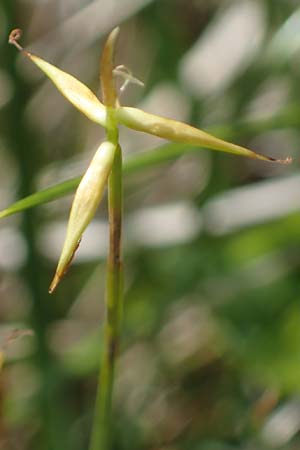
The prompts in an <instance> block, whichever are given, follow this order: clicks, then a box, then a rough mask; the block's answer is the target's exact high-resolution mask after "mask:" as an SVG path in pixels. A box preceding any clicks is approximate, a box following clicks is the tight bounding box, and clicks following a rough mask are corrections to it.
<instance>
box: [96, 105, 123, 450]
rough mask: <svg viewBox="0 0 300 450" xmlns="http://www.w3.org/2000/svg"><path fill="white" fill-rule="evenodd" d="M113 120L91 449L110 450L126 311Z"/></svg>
mask: <svg viewBox="0 0 300 450" xmlns="http://www.w3.org/2000/svg"><path fill="white" fill-rule="evenodd" d="M111 119H112V120H111V124H112V127H111V128H110V129H108V130H107V137H108V140H110V141H111V142H113V143H115V144H116V145H117V147H116V153H115V158H114V163H113V168H112V171H111V174H110V176H109V180H108V210H109V234H110V238H109V256H108V265H107V279H106V317H105V324H104V340H103V351H102V360H101V367H100V374H99V380H98V391H97V398H96V408H95V418H94V423H93V429H92V435H91V445H90V450H108V449H109V448H110V429H111V426H110V425H111V424H110V422H111V404H112V393H113V383H114V369H115V360H116V356H117V352H118V347H119V340H120V329H121V321H122V310H123V276H122V275H123V274H122V272H123V270H122V253H121V234H122V191H123V186H122V152H121V148H120V146H119V144H118V130H117V128H116V126H114V123H113V122H114V120H113V114H112V115H111Z"/></svg>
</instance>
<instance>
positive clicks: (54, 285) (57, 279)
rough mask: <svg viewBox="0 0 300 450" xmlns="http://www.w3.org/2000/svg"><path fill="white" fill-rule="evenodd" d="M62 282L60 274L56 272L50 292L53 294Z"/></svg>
mask: <svg viewBox="0 0 300 450" xmlns="http://www.w3.org/2000/svg"><path fill="white" fill-rule="evenodd" d="M59 282H60V276H59V275H58V274H57V273H56V274H55V275H54V278H53V280H52V282H51V284H50V286H49V290H48V292H49V294H53V292H54V291H55V289H56V288H57V285H58V283H59Z"/></svg>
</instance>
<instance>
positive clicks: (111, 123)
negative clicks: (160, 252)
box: [0, 28, 291, 450]
mask: <svg viewBox="0 0 300 450" xmlns="http://www.w3.org/2000/svg"><path fill="white" fill-rule="evenodd" d="M118 34H119V28H115V29H114V30H113V31H112V32H111V33H110V35H109V36H108V38H107V40H106V42H105V44H104V49H103V53H102V58H101V65H100V67H101V70H100V81H101V92H102V101H100V100H99V99H98V98H97V97H96V95H95V94H94V93H93V92H92V91H91V90H90V89H89V88H88V87H87V86H85V85H84V84H82V83H81V82H80V81H78V80H77V79H76V78H74V77H73V76H72V75H70V74H68V73H66V72H63V71H62V70H60V69H58V68H57V67H55V66H54V65H52V64H50V63H48V62H46V61H44V60H43V59H41V58H40V57H38V56H36V55H34V54H32V53H30V52H28V51H26V50H24V49H23V47H22V46H21V45H20V44H19V38H20V36H21V31H20V30H19V29H17V30H14V31H12V33H11V34H10V37H9V42H10V43H11V44H13V45H14V46H15V47H17V48H18V50H20V51H21V52H22V53H23V54H24V55H25V56H26V57H27V58H29V59H30V60H31V61H32V62H33V63H34V64H35V65H36V66H37V67H38V68H39V69H40V70H42V71H43V72H44V74H45V75H46V76H47V77H48V78H50V80H51V81H52V82H53V83H54V85H55V86H56V87H57V89H58V90H59V91H60V92H61V93H62V94H63V96H64V97H65V98H66V99H67V100H68V101H69V102H70V103H72V104H73V105H74V106H75V107H76V108H77V109H78V110H79V111H81V112H82V113H83V114H85V115H86V116H87V117H88V118H89V119H90V120H92V121H93V122H96V123H97V124H99V125H101V126H102V127H104V128H105V132H106V139H105V141H104V142H103V143H101V144H100V146H99V148H98V149H97V151H96V153H95V155H94V157H93V159H92V161H91V162H90V165H89V167H88V168H87V170H86V172H85V174H84V175H83V177H82V178H81V179H80V180H78V179H74V180H70V181H69V182H66V183H63V184H61V185H57V186H56V187H53V188H51V189H48V190H47V191H44V192H43V193H37V194H33V195H32V196H31V197H29V198H27V199H23V200H21V201H19V202H17V203H16V204H14V205H12V206H11V207H10V208H8V209H6V210H4V211H3V212H1V213H0V217H5V216H7V215H10V214H13V213H15V212H17V211H21V210H23V209H26V208H28V207H31V206H34V205H37V204H41V203H44V202H46V201H49V200H52V199H54V198H58V197H59V196H61V195H64V194H65V193H67V192H69V191H70V190H73V189H74V188H75V187H77V190H76V193H75V196H74V200H73V203H72V207H71V212H70V217H69V222H68V227H67V231H66V237H65V241H64V244H63V248H62V252H61V255H60V258H59V261H58V265H57V268H56V271H55V274H54V278H53V280H52V282H51V284H50V288H49V293H53V292H54V290H55V289H56V287H57V285H58V284H59V282H60V281H61V279H62V278H63V276H64V274H65V273H66V271H67V270H68V268H69V266H70V264H71V262H72V259H73V257H74V254H75V252H76V250H77V248H78V247H79V244H80V241H81V238H82V235H83V233H84V231H85V229H86V227H87V226H88V224H89V223H90V221H91V220H92V218H93V216H94V214H95V212H96V210H97V208H98V206H99V204H100V202H101V199H102V197H103V194H104V191H105V188H106V186H108V211H109V230H110V237H109V255H108V261H107V278H106V316H105V324H104V336H103V352H102V360H101V365H100V374H99V382H98V391H97V396H96V406H95V415H94V421H93V426H92V432H91V440H90V450H109V448H110V446H111V424H110V421H111V405H112V395H113V385H114V371H115V362H116V358H117V354H118V348H119V341H120V330H121V321H122V308H123V267H122V265H123V263H122V245H121V240H122V214H123V213H122V196H123V182H122V173H123V172H124V170H127V171H130V167H131V168H132V167H133V169H134V163H133V164H132V165H131V166H130V164H127V165H125V166H124V165H123V162H122V151H121V146H120V143H119V133H118V127H119V125H120V124H121V125H125V126H126V127H128V128H132V129H134V130H137V131H141V132H144V133H148V134H151V135H155V136H159V137H161V138H164V139H167V140H169V141H171V142H172V143H173V144H166V145H165V146H162V147H161V148H160V149H159V157H158V159H159V160H163V159H164V158H165V159H168V158H169V157H170V155H171V157H174V156H176V155H179V154H181V153H182V152H184V151H188V150H191V149H192V148H203V147H205V148H209V149H212V150H219V151H224V152H228V153H233V154H236V155H240V156H246V157H249V158H253V159H259V160H263V161H271V162H278V163H283V164H287V163H289V162H290V161H291V160H290V158H286V159H283V160H280V159H279V160H278V159H274V158H272V157H269V156H264V155H262V154H259V153H257V152H255V151H253V150H249V149H247V148H245V147H241V146H239V145H236V144H233V143H230V142H227V141H224V140H222V139H220V138H217V137H215V136H213V135H211V134H208V133H207V132H205V131H202V130H200V129H198V128H194V127H192V126H190V125H188V124H185V123H182V122H178V121H175V120H172V119H167V118H164V117H160V116H157V115H154V114H149V113H147V112H145V111H142V110H141V109H137V108H132V107H127V106H122V105H121V104H120V101H119V97H118V92H117V89H116V86H115V75H120V74H121V75H122V76H124V77H125V84H126V83H128V82H129V81H133V82H137V83H138V84H140V82H139V81H138V80H136V79H135V78H134V77H133V76H132V75H131V74H130V73H129V72H128V71H127V70H126V69H125V70H124V66H117V67H115V65H114V52H115V45H116V41H117V37H118ZM172 145H173V147H172ZM176 145H180V147H176ZM157 155H158V153H157V152H156V153H155V151H154V152H152V153H149V154H148V155H147V154H146V159H147V158H148V162H149V161H150V164H151V161H152V163H153V161H154V162H155V161H156V159H157ZM144 158H145V155H144Z"/></svg>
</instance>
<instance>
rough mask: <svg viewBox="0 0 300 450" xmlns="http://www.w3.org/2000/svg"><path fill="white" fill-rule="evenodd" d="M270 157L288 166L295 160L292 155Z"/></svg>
mask: <svg viewBox="0 0 300 450" xmlns="http://www.w3.org/2000/svg"><path fill="white" fill-rule="evenodd" d="M268 158H269V160H270V161H272V162H276V163H278V164H285V165H286V166H287V165H288V164H291V163H292V162H293V158H292V157H291V156H287V157H286V158H285V159H276V158H271V157H268Z"/></svg>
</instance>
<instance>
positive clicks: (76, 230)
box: [49, 141, 116, 293]
mask: <svg viewBox="0 0 300 450" xmlns="http://www.w3.org/2000/svg"><path fill="white" fill-rule="evenodd" d="M115 150H116V146H115V145H114V144H112V143H111V142H108V141H106V142H103V143H102V144H101V145H100V147H99V148H98V150H97V151H96V153H95V155H94V157H93V159H92V161H91V163H90V165H89V167H88V169H87V171H86V172H85V174H84V176H83V177H82V180H81V182H80V184H79V186H78V188H77V191H76V193H75V197H74V200H73V204H72V208H71V213H70V218H69V223H68V228H67V233H66V238H65V242H64V245H63V249H62V253H61V256H60V259H59V262H58V266H57V269H56V273H55V276H54V279H53V281H52V283H51V285H50V288H49V292H50V293H52V292H53V291H54V289H55V288H56V286H57V284H58V283H59V281H60V280H61V278H62V277H63V275H64V274H65V272H66V271H67V269H68V267H69V265H70V263H71V261H72V259H73V256H74V253H75V251H76V250H77V248H78V246H79V242H80V240H81V236H82V233H83V232H84V230H85V229H86V227H87V226H88V224H89V223H90V221H91V220H92V218H93V217H94V214H95V212H96V209H97V207H98V205H99V203H100V201H101V198H102V196H103V192H104V189H105V185H106V182H107V178H108V176H109V174H110V171H111V168H112V164H113V159H114V154H115Z"/></svg>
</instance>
